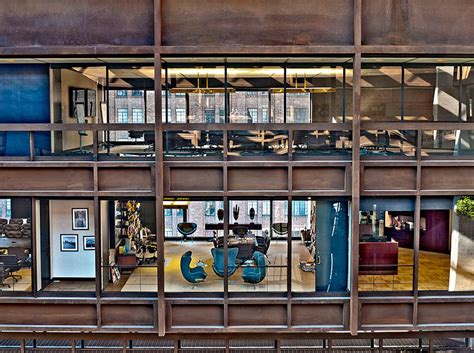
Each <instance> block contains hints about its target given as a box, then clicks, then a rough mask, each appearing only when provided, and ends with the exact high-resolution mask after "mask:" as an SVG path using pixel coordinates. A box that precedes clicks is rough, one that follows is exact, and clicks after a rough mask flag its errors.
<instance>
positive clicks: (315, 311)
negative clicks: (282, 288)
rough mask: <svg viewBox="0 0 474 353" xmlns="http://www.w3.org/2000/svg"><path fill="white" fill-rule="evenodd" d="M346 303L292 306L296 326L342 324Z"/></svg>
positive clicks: (293, 322) (293, 320) (293, 321)
mask: <svg viewBox="0 0 474 353" xmlns="http://www.w3.org/2000/svg"><path fill="white" fill-rule="evenodd" d="M343 312H344V304H319V305H311V304H298V305H292V306H291V316H292V320H291V324H292V325H294V326H342V325H344V322H343V320H344V318H343Z"/></svg>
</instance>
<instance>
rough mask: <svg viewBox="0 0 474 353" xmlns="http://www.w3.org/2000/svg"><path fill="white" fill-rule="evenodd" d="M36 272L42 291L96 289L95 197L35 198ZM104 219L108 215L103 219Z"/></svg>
mask: <svg viewBox="0 0 474 353" xmlns="http://www.w3.org/2000/svg"><path fill="white" fill-rule="evenodd" d="M35 202H36V212H37V214H36V225H35V227H36V230H37V232H36V234H37V237H38V239H37V247H38V250H37V254H40V261H37V262H36V266H37V273H38V274H39V277H38V279H39V278H41V281H39V283H37V287H38V290H40V291H43V292H95V290H96V282H95V279H96V261H95V252H96V236H95V222H97V220H96V219H95V218H94V201H93V200H90V199H40V200H36V201H35ZM104 222H107V219H104Z"/></svg>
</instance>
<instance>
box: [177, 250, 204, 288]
mask: <svg viewBox="0 0 474 353" xmlns="http://www.w3.org/2000/svg"><path fill="white" fill-rule="evenodd" d="M192 255H193V253H192V252H191V251H186V252H185V253H184V254H183V255H182V256H181V262H180V268H181V274H182V275H183V277H184V279H185V280H186V281H188V282H189V283H192V284H196V283H200V282H204V280H205V279H206V277H207V273H206V271H204V268H203V267H201V266H196V267H191V260H192Z"/></svg>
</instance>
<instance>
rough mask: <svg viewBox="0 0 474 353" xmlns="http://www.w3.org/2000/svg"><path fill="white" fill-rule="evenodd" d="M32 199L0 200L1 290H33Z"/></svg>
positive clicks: (13, 198)
mask: <svg viewBox="0 0 474 353" xmlns="http://www.w3.org/2000/svg"><path fill="white" fill-rule="evenodd" d="M31 218H32V203H31V198H22V197H12V198H2V199H0V291H1V292H31V290H32V281H31V279H32V276H31V267H32V257H31V256H32V238H31V234H32V224H31Z"/></svg>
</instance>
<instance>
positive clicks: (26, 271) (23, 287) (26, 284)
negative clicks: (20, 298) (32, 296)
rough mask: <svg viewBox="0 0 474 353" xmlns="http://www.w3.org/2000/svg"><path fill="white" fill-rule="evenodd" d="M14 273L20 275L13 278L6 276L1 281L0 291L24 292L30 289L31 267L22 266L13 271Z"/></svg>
mask: <svg viewBox="0 0 474 353" xmlns="http://www.w3.org/2000/svg"><path fill="white" fill-rule="evenodd" d="M14 274H15V275H17V276H21V278H19V279H17V280H14V279H13V278H11V277H8V278H6V279H5V280H4V281H3V284H4V285H3V286H0V291H2V292H25V291H31V269H30V268H22V269H21V270H19V271H16V272H14Z"/></svg>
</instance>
